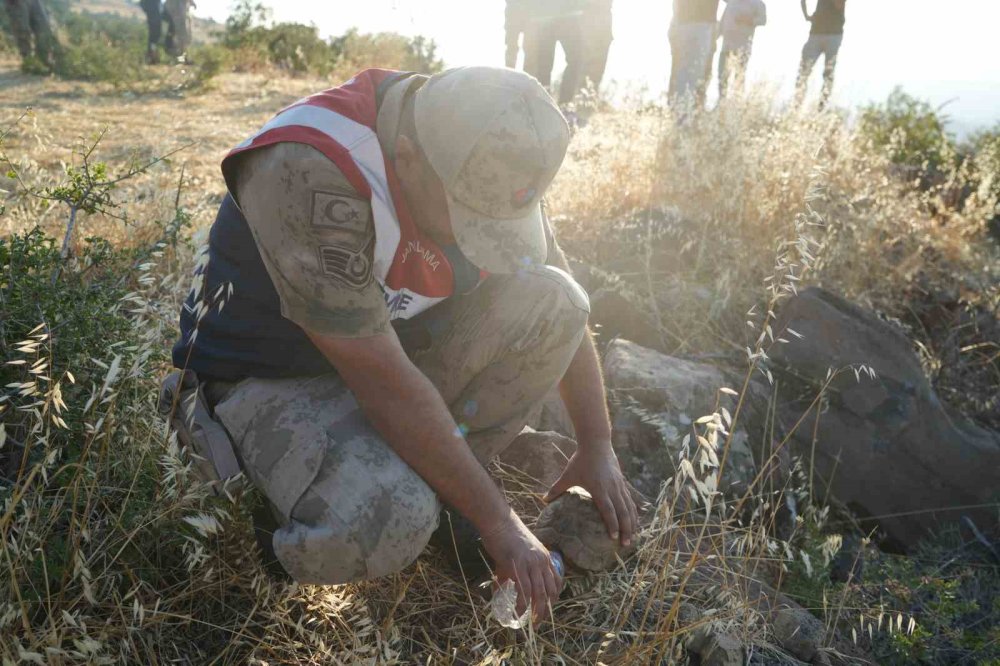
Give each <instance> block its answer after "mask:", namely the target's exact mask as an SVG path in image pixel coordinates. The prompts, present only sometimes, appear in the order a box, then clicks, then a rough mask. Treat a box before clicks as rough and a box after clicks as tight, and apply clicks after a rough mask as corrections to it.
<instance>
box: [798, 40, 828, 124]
mask: <svg viewBox="0 0 1000 666" xmlns="http://www.w3.org/2000/svg"><path fill="white" fill-rule="evenodd" d="M820 53H822V44H821V43H820V39H819V38H818V37H817V36H816V35H809V39H807V40H806V43H805V45H804V46H803V47H802V60H801V61H800V62H799V76H798V78H797V79H796V81H795V105H796V106H801V104H802V101H803V100H804V99H805V96H806V87H807V86H808V85H809V75H810V74H811V73H812V70H813V66H814V65H815V64H816V61H817V60H818V59H819V56H820Z"/></svg>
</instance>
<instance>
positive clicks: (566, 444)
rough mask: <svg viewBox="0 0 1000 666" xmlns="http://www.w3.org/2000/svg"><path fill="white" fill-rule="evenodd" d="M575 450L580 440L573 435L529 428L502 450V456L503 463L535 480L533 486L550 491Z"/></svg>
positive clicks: (540, 491) (535, 490)
mask: <svg viewBox="0 0 1000 666" xmlns="http://www.w3.org/2000/svg"><path fill="white" fill-rule="evenodd" d="M575 452H576V442H574V441H573V440H572V439H570V438H569V437H565V436H563V435H560V434H559V433H557V432H550V431H549V432H535V431H534V430H531V429H528V428H526V429H525V430H524V431H522V432H521V434H519V435H518V436H517V437H515V438H514V441H513V442H511V444H510V446H508V447H507V448H506V449H505V450H504V452H503V453H501V454H500V456H499V458H498V460H499V462H500V464H502V465H508V466H510V467H513V468H514V469H517V470H518V471H520V472H521V473H523V474H524V475H525V476H526V477H528V479H530V481H531V483H532V486H531V487H530V488H529V489H530V490H532V491H533V492H536V493H546V492H548V490H549V488H551V487H552V484H553V483H555V482H556V480H557V479H558V478H559V476H560V475H561V474H562V472H563V470H564V469H565V468H566V463H567V462H568V461H569V459H570V456H572V455H573V453H575Z"/></svg>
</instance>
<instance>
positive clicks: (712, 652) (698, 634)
mask: <svg viewBox="0 0 1000 666" xmlns="http://www.w3.org/2000/svg"><path fill="white" fill-rule="evenodd" d="M684 647H686V648H687V649H688V650H690V651H691V652H694V653H695V654H697V655H698V656H699V657H700V659H701V666H743V663H744V655H743V644H742V643H740V641H738V640H737V639H736V638H734V637H733V636H732V635H731V634H727V633H725V632H723V631H719V630H717V629H715V628H714V627H711V626H702V627H699V628H698V629H695V630H694V631H692V632H691V634H690V635H689V636H688V639H687V640H686V641H685V643H684Z"/></svg>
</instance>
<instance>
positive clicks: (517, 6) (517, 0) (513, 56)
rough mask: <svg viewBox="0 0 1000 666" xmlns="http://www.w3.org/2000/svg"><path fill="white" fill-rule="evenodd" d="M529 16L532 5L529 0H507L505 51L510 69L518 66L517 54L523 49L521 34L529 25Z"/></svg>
mask: <svg viewBox="0 0 1000 666" xmlns="http://www.w3.org/2000/svg"><path fill="white" fill-rule="evenodd" d="M529 16H530V5H529V3H528V1H527V0H507V7H506V8H505V10H504V22H503V28H504V33H505V34H506V45H507V50H506V52H505V53H504V64H505V65H506V66H507V67H509V68H510V69H514V68H515V67H517V54H518V52H519V51H520V49H521V45H520V41H521V34H522V33H524V30H525V28H527V27H528V18H529Z"/></svg>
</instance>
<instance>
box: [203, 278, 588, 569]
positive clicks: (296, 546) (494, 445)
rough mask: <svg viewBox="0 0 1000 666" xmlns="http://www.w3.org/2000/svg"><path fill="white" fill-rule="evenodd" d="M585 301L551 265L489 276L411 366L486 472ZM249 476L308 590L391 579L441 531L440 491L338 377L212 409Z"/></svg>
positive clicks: (563, 354)
mask: <svg viewBox="0 0 1000 666" xmlns="http://www.w3.org/2000/svg"><path fill="white" fill-rule="evenodd" d="M588 311H589V306H588V302H587V297H586V295H585V294H584V292H583V291H582V290H581V289H580V287H579V286H578V285H577V284H576V283H575V282H574V281H573V280H572V278H570V277H569V276H568V275H567V274H566V273H564V272H562V271H560V270H559V269H557V268H553V267H551V266H541V267H537V268H532V269H527V270H525V271H524V272H522V273H518V274H514V275H504V276H492V277H490V278H489V279H487V280H486V281H485V282H484V283H483V284H482V285H481V286H480V287H479V288H477V289H476V290H475V291H473V292H472V293H471V294H468V295H465V296H460V297H454V298H452V299H449V300H448V301H446V302H445V303H444V304H442V305H440V306H437V308H435V310H434V311H432V313H429V315H428V316H430V315H431V314H433V319H432V322H431V324H430V329H431V331H432V334H433V343H432V345H431V346H430V348H429V349H427V350H425V351H422V352H418V353H416V354H415V355H414V357H413V361H414V363H415V364H416V366H417V367H418V368H420V370H421V371H422V372H423V373H424V374H425V375H427V377H428V378H429V379H430V380H431V381H432V382H433V383H434V385H435V386H436V387H437V389H438V391H439V392H440V393H441V396H442V397H443V398H444V400H445V402H446V403H447V404H448V405H449V407H450V409H451V412H452V415H453V416H454V417H455V421H456V422H457V423H459V428H460V430H461V432H460V433H456V434H455V436H456V437H460V436H463V434H464V433H467V434H465V437H466V440H467V442H468V444H469V446H470V447H471V448H472V450H473V452H474V453H475V454H476V457H477V458H478V459H479V460H480V461H481V462H483V463H484V464H485V463H486V462H488V461H489V460H490V459H491V458H493V457H494V456H496V455H497V454H498V453H500V452H501V451H502V450H503V449H504V448H505V447H506V446H507V445H508V444H509V443H510V442H511V440H512V439H513V438H514V436H515V435H517V433H518V432H520V430H521V429H522V428H523V427H524V425H525V423H527V421H528V419H529V417H530V416H531V414H532V411H533V410H534V409H535V408H536V407H537V406H538V405H539V404H540V403H541V400H542V399H543V398H544V396H545V394H546V393H547V392H548V391H550V390H551V389H552V388H553V387H554V386H555V385H556V384H557V383H558V382H559V380H560V379H561V378H562V376H563V374H564V373H565V371H566V368H567V367H568V366H569V363H570V361H571V360H572V358H573V355H574V354H575V353H576V350H577V348H578V347H579V346H580V341H581V339H582V337H583V333H584V329H585V327H586V322H587V314H588ZM215 413H216V416H217V417H218V418H219V419H220V420H221V421H222V423H223V424H224V425H225V426H226V429H227V430H228V431H229V433H230V434H231V435H232V437H233V439H234V441H235V442H236V444H237V448H238V450H239V452H240V455H241V457H242V459H243V461H244V465H245V469H246V472H247V475H248V476H249V477H250V479H251V480H252V481H253V482H254V484H255V485H256V486H257V487H258V488H259V489H260V490H261V491H262V492H263V493H264V494H265V495H266V496H267V498H268V499H269V500H270V502H271V504H272V505H273V509H274V512H275V514H276V518H277V519H278V522H279V524H281V527H280V528H279V529H278V530H277V531H276V532H275V534H274V538H273V545H274V550H275V554H276V555H277V557H278V560H279V561H280V562H281V564H282V566H284V568H285V569H286V571H288V572H289V573H290V574H291V575H292V577H294V578H295V579H296V580H298V581H300V582H306V583H345V582H348V581H353V580H359V579H364V578H374V577H378V576H384V575H386V574H390V573H393V572H396V571H399V570H400V569H402V568H403V567H405V566H407V565H408V564H410V563H411V562H412V561H413V560H414V559H415V558H416V557H417V556H418V555H419V554H420V552H421V551H422V550H423V549H424V546H426V544H427V541H428V540H429V539H430V536H431V534H432V533H433V532H434V530H435V529H436V528H437V523H438V514H439V511H440V508H441V506H440V503H439V502H438V499H437V497H436V495H435V494H434V491H433V490H432V489H431V488H430V487H429V486H428V485H427V484H426V483H424V481H423V480H422V479H421V478H420V477H419V476H418V475H417V473H416V472H414V471H413V469H411V468H410V467H409V466H408V465H407V464H406V463H405V462H403V460H402V459H401V458H400V457H399V456H398V455H396V453H395V452H394V451H393V449H392V447H390V446H389V445H388V444H387V443H386V442H385V441H384V440H383V439H382V437H381V436H380V435H379V434H378V433H377V432H376V431H375V429H374V428H373V427H372V426H371V425H370V424H369V423H368V422H367V421H366V420H365V418H364V416H363V415H362V413H361V410H360V408H359V407H358V404H357V402H356V401H355V399H354V396H353V395H352V394H351V392H350V391H349V390H348V389H347V387H346V386H345V385H344V383H343V381H342V380H341V379H340V378H339V377H338V376H336V375H324V376H321V377H309V378H298V379H276V380H267V379H247V380H244V381H242V382H240V383H238V384H237V385H235V387H233V388H232V389H231V390H230V391H229V392H228V394H227V395H226V396H225V397H224V399H223V400H222V401H221V402H220V403H219V404H218V405H217V406H216V408H215Z"/></svg>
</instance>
